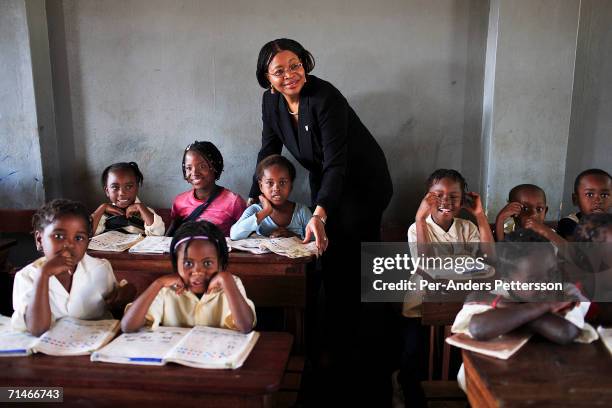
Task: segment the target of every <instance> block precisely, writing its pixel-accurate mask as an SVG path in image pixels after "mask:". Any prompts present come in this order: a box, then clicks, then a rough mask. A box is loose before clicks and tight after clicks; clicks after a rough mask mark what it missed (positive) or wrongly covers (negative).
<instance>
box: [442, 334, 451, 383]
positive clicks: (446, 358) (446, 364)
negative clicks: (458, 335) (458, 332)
mask: <svg viewBox="0 0 612 408" xmlns="http://www.w3.org/2000/svg"><path fill="white" fill-rule="evenodd" d="M450 335H451V326H444V340H446V338H447V337H448V336H450ZM443 347H444V348H443V351H442V380H443V381H448V372H449V371H450V344H448V343H447V342H446V341H444V346H443Z"/></svg>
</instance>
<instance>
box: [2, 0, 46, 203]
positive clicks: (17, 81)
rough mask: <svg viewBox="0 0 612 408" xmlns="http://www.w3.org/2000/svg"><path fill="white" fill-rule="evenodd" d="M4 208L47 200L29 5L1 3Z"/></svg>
mask: <svg viewBox="0 0 612 408" xmlns="http://www.w3.org/2000/svg"><path fill="white" fill-rule="evenodd" d="M0 101H2V107H1V109H0V146H2V148H1V150H0V206H1V207H8V208H32V207H37V206H39V205H40V204H42V202H43V201H44V188H43V177H42V174H43V173H42V164H41V153H40V148H39V143H38V129H37V128H38V122H37V114H36V103H35V97H34V85H33V77H32V59H31V54H30V38H29V32H28V23H27V16H26V7H25V2H24V1H23V0H5V1H1V2H0Z"/></svg>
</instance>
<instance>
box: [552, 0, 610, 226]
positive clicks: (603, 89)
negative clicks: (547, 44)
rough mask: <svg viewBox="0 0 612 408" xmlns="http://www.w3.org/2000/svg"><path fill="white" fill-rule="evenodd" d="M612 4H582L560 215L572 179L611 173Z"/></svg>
mask: <svg viewBox="0 0 612 408" xmlns="http://www.w3.org/2000/svg"><path fill="white" fill-rule="evenodd" d="M611 24H612V2H609V1H605V0H597V1H595V0H582V2H581V7H580V28H579V31H578V50H577V53H576V75H575V79H574V94H573V99H572V118H571V126H570V135H569V142H568V149H567V168H566V173H565V193H564V196H563V198H564V200H563V214H568V213H571V212H574V211H575V208H574V207H573V205H572V199H571V197H572V192H573V189H574V179H575V178H576V176H577V175H578V173H580V172H581V171H583V170H586V169H588V168H593V167H597V168H601V169H604V170H606V171H607V172H608V173H611V172H612V30H611V29H610V27H611Z"/></svg>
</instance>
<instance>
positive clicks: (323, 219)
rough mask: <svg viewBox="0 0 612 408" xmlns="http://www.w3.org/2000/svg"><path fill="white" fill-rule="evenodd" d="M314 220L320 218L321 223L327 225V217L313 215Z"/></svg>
mask: <svg viewBox="0 0 612 408" xmlns="http://www.w3.org/2000/svg"><path fill="white" fill-rule="evenodd" d="M312 218H318V219H319V221H321V222H322V223H323V225H325V224H326V223H327V217H325V218H323V217H321V216H320V215H318V214H312Z"/></svg>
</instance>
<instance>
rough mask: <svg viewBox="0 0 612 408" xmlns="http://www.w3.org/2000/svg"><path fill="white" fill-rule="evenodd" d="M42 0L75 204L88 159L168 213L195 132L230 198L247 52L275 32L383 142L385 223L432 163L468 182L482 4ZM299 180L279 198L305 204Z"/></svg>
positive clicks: (256, 94) (249, 134)
mask: <svg viewBox="0 0 612 408" xmlns="http://www.w3.org/2000/svg"><path fill="white" fill-rule="evenodd" d="M49 3H50V6H48V15H49V19H50V22H49V27H50V41H51V54H52V56H54V55H57V56H58V57H57V61H54V67H53V74H54V81H55V82H54V88H55V89H57V90H58V91H56V92H61V93H64V94H65V95H64V96H65V98H64V100H63V101H62V102H63V104H64V105H63V106H59V105H60V103H58V101H57V95H56V106H57V108H56V115H57V126H58V137H59V139H60V147H59V149H60V152H61V155H62V156H63V157H67V158H68V159H69V160H65V161H63V163H62V165H64V166H65V165H67V164H66V163H67V162H68V163H72V168H73V170H74V178H75V185H76V186H78V188H77V189H76V190H74V191H67V194H68V195H72V196H74V197H76V198H80V199H83V200H85V201H86V202H88V203H89V204H91V205H94V204H96V203H97V202H99V201H100V200H102V199H103V194H102V190H101V188H100V187H99V181H98V179H99V175H100V173H101V171H102V170H103V168H104V167H105V166H107V165H108V164H110V163H113V162H116V161H124V160H127V161H129V160H133V161H136V162H138V163H139V164H140V165H141V167H142V170H143V172H144V175H145V183H144V187H143V189H142V191H141V197H142V199H143V200H145V201H146V202H147V203H149V204H150V205H153V206H165V207H167V206H170V204H171V202H172V199H173V197H174V196H175V195H176V194H177V193H179V192H181V191H184V190H185V189H187V188H188V187H189V186H188V185H187V184H186V183H185V182H184V181H183V180H182V178H181V171H180V159H181V155H182V149H183V148H184V146H185V145H186V144H188V143H189V142H192V141H193V140H195V139H199V140H202V139H208V140H212V141H213V142H214V143H216V144H217V145H218V146H219V148H220V149H221V151H222V153H223V155H224V157H225V161H226V167H227V169H226V171H225V172H224V174H223V175H222V177H221V183H222V184H223V185H225V186H227V187H229V188H231V189H233V190H235V191H237V192H239V193H241V194H243V195H246V194H247V192H248V188H249V183H250V175H251V173H252V171H253V168H254V165H255V158H256V153H257V151H258V148H259V145H260V134H261V133H260V132H261V94H262V89H261V88H259V86H258V84H257V82H256V80H255V75H254V72H255V63H256V58H257V53H258V51H259V49H260V47H261V46H262V45H263V44H264V43H265V42H266V41H268V40H271V39H274V38H277V37H281V36H288V37H292V38H295V39H297V40H298V41H300V42H302V43H303V44H304V46H305V47H306V48H308V49H309V50H310V51H311V52H312V53H313V54H314V56H315V58H316V61H317V66H316V68H315V70H314V72H313V74H315V75H318V76H320V77H322V78H325V79H327V80H329V81H331V82H332V83H333V84H335V85H336V86H337V87H338V88H339V89H340V90H341V91H342V92H343V93H344V94H345V96H346V97H347V98H348V100H349V102H350V103H351V104H352V106H353V107H354V108H355V110H356V111H357V113H358V114H359V115H360V117H361V119H362V120H363V122H364V123H365V124H366V126H368V127H369V129H370V130H371V131H372V133H373V134H374V135H375V137H376V138H377V140H378V141H379V143H380V144H381V145H382V147H383V149H384V150H385V152H386V154H387V157H388V160H389V164H390V167H391V173H392V175H393V178H394V183H395V187H396V195H395V197H394V200H393V203H392V204H391V207H390V209H389V211H388V213H387V217H386V218H387V220H390V221H393V222H400V223H404V224H407V223H408V222H410V221H411V220H412V219H413V217H414V212H415V210H416V208H417V206H418V203H419V201H420V199H421V194H422V192H423V190H424V189H423V186H422V185H423V182H424V180H425V178H426V176H427V175H428V174H429V173H430V172H431V171H432V170H434V169H435V168H437V167H454V168H458V169H460V170H462V171H464V172H465V173H466V175H468V176H469V178H470V180H468V181H469V182H470V184H471V185H474V186H477V185H478V183H479V180H477V179H475V180H471V178H472V177H473V178H477V177H478V176H479V173H480V162H479V160H477V159H474V158H473V154H474V153H473V152H476V154H478V152H479V150H478V149H479V146H478V142H479V140H478V139H479V135H480V114H479V111H480V109H481V98H482V96H481V94H482V75H483V69H482V66H483V64H484V43H485V41H486V27H487V26H486V22H487V15H488V3H487V2H486V1H463V0H457V1H450V0H444V1H436V2H430V1H399V0H398V1H386V2H384V3H382V4H379V3H372V2H371V1H368V0H359V1H353V2H350V3H346V2H344V1H339V0H335V1H323V0H317V1H313V2H308V3H305V2H298V1H289V2H286V3H283V7H278V4H277V3H275V2H270V1H265V2H260V3H258V4H255V2H252V1H231V2H223V1H173V2H168V1H149V0H131V1H123V0H121V1H119V0H116V1H115V0H112V1H110V0H107V1H104V2H99V1H89V0H79V1H64V2H57V1H51V2H49ZM60 20H63V21H60ZM62 49H65V52H63V51H62ZM66 105H69V106H66ZM62 109H63V110H64V111H63V112H61V110H62ZM60 127H61V128H62V129H63V131H61V132H60V131H59V128H60ZM65 173H66V174H70V173H71V171H70V170H69V169H66V170H65ZM303 174H304V173H301V176H300V178H299V179H298V183H297V184H298V185H297V186H296V191H295V193H294V194H295V195H294V197H295V198H296V199H299V200H303V201H306V200H307V197H308V194H307V180H306V177H305V176H304V175H303Z"/></svg>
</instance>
